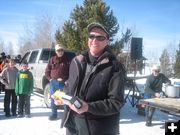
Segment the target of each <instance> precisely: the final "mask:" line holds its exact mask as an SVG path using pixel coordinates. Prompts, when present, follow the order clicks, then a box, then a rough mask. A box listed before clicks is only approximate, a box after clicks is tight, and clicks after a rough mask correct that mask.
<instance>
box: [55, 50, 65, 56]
mask: <svg viewBox="0 0 180 135" xmlns="http://www.w3.org/2000/svg"><path fill="white" fill-rule="evenodd" d="M56 54H57V56H58V57H62V56H63V54H64V49H58V50H56Z"/></svg>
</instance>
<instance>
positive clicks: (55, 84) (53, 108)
mask: <svg viewBox="0 0 180 135" xmlns="http://www.w3.org/2000/svg"><path fill="white" fill-rule="evenodd" d="M49 84H50V95H53V94H54V92H55V91H56V90H58V89H61V90H63V88H64V81H62V82H59V81H57V80H51V81H50V83H49ZM51 111H52V115H53V116H57V106H56V105H55V104H54V100H53V99H52V98H51Z"/></svg>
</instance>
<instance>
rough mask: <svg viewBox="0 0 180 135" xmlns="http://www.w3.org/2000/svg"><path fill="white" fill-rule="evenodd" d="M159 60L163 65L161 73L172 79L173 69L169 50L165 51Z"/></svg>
mask: <svg viewBox="0 0 180 135" xmlns="http://www.w3.org/2000/svg"><path fill="white" fill-rule="evenodd" d="M159 60H160V64H161V72H162V73H163V74H165V75H166V76H168V77H170V75H171V73H172V68H171V64H170V57H169V53H168V51H167V49H164V50H163V53H162V55H161V57H160V59H159Z"/></svg>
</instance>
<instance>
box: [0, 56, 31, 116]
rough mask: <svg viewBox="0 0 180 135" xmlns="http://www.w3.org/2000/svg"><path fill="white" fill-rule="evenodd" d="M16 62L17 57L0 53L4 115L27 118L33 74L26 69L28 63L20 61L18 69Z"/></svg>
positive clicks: (0, 79) (0, 78)
mask: <svg viewBox="0 0 180 135" xmlns="http://www.w3.org/2000/svg"><path fill="white" fill-rule="evenodd" d="M17 62H18V61H17V59H13V58H11V57H10V56H6V55H5V53H1V63H0V65H1V73H0V82H1V90H2V91H4V92H5V96H4V112H5V116H6V117H11V116H15V117H16V116H17V117H24V116H26V117H28V118H29V117H30V96H31V93H32V91H33V75H32V73H31V72H30V71H29V70H28V63H26V62H23V63H21V65H20V69H18V68H17V67H16V66H15V65H16V63H17ZM17 105H18V114H17ZM24 111H25V112H24ZM24 114H25V115H24Z"/></svg>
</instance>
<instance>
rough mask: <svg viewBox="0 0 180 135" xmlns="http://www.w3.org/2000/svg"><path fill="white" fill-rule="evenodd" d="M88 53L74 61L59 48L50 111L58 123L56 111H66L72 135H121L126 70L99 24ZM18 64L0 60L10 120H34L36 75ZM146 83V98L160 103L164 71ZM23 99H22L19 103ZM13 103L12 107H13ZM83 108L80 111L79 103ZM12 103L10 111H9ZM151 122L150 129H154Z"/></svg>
mask: <svg viewBox="0 0 180 135" xmlns="http://www.w3.org/2000/svg"><path fill="white" fill-rule="evenodd" d="M87 33H88V42H87V47H88V49H87V50H85V51H84V52H82V53H81V54H79V55H77V56H76V57H75V58H73V59H72V60H70V59H69V58H68V57H67V56H65V54H64V47H63V46H62V45H61V44H56V45H55V52H56V55H55V56H53V57H52V58H50V60H49V62H48V64H47V67H46V70H45V71H44V72H45V76H46V78H47V79H48V80H49V82H50V83H49V84H50V95H51V110H52V113H51V115H50V117H49V120H56V119H57V115H58V114H57V106H59V105H63V106H64V118H63V119H62V123H61V127H65V128H66V134H67V135H105V134H108V135H117V134H119V119H120V109H121V107H122V106H123V105H124V85H125V81H126V80H125V79H126V75H125V73H126V72H125V69H124V66H123V65H122V64H121V63H120V62H118V60H117V59H116V56H115V55H114V54H113V52H112V50H111V49H110V47H109V45H108V43H109V40H110V35H109V32H108V31H107V29H106V28H105V27H104V26H103V25H102V24H100V23H96V22H94V23H91V24H89V25H88V26H87ZM15 63H16V60H15V59H12V58H9V59H7V57H6V58H5V57H4V56H3V57H2V58H1V67H0V68H1V75H0V81H1V83H2V84H3V85H4V86H5V87H4V88H3V89H5V98H4V111H5V116H6V117H10V116H11V113H12V115H13V116H16V115H17V114H16V109H17V103H18V117H23V116H24V113H25V116H27V117H28V118H29V117H30V96H31V93H32V91H33V75H32V73H31V72H30V71H29V70H28V63H26V62H23V63H21V69H20V70H18V69H17V68H16V67H15ZM152 71H153V73H152V75H150V76H149V77H148V78H147V81H146V85H145V93H144V95H145V97H144V98H152V97H160V95H161V92H162V83H166V82H168V83H170V81H169V79H168V78H167V77H165V76H164V75H163V74H161V73H159V72H160V69H159V67H158V68H157V67H156V68H155V67H154V68H153V70H152ZM58 89H61V90H62V91H63V92H64V93H65V94H67V95H68V96H71V97H72V99H74V100H73V101H70V102H64V100H63V99H62V98H59V99H56V98H54V97H53V94H54V93H55V91H56V90H58ZM17 96H18V99H17ZM10 99H11V101H10ZM77 101H78V102H79V107H77V106H76V105H75V102H76V103H77ZM10 103H11V104H12V105H11V107H12V108H11V109H10ZM23 111H25V112H23ZM148 111H151V112H152V113H148V114H150V116H147V123H146V125H147V126H150V125H151V123H149V121H148V120H149V117H152V115H153V113H154V108H153V109H151V108H150V109H149V110H148Z"/></svg>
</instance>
